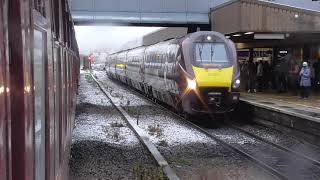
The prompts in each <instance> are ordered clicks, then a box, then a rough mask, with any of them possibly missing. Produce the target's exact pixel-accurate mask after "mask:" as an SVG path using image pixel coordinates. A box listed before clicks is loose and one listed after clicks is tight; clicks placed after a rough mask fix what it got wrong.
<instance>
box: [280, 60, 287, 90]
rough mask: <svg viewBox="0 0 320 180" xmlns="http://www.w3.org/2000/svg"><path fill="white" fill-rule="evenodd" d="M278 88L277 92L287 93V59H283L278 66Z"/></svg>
mask: <svg viewBox="0 0 320 180" xmlns="http://www.w3.org/2000/svg"><path fill="white" fill-rule="evenodd" d="M279 71H280V72H279V73H280V76H279V87H278V92H280V93H281V92H284V93H285V92H287V91H288V73H289V68H288V60H287V57H285V58H283V59H282V61H281V63H280V66H279Z"/></svg>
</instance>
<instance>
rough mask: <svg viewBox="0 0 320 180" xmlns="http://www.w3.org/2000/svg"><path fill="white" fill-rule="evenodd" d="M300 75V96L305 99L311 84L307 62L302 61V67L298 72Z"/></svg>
mask: <svg viewBox="0 0 320 180" xmlns="http://www.w3.org/2000/svg"><path fill="white" fill-rule="evenodd" d="M299 75H300V90H301V92H300V96H301V98H303V99H307V98H308V97H309V88H310V86H311V70H310V68H309V67H308V63H307V62H303V63H302V68H301V71H300V73H299Z"/></svg>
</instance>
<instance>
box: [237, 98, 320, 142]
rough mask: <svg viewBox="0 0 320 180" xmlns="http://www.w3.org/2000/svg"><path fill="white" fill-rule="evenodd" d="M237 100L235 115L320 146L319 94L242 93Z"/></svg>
mask: <svg viewBox="0 0 320 180" xmlns="http://www.w3.org/2000/svg"><path fill="white" fill-rule="evenodd" d="M240 99H241V103H240V106H239V108H238V111H237V112H238V113H241V114H242V115H245V116H246V117H247V118H248V119H250V120H253V121H255V122H257V123H259V124H263V125H266V126H269V127H272V128H276V129H278V130H280V131H285V132H291V133H293V134H296V135H297V136H298V137H300V138H302V139H305V140H307V141H309V142H312V143H313V144H320V95H315V94H314V95H312V96H310V98H309V99H300V98H299V97H298V96H294V95H292V94H276V93H241V98H240Z"/></svg>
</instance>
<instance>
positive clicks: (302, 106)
mask: <svg viewBox="0 0 320 180" xmlns="http://www.w3.org/2000/svg"><path fill="white" fill-rule="evenodd" d="M240 99H241V100H242V101H244V102H247V103H249V104H252V105H255V106H259V107H264V108H267V109H271V110H275V111H278V112H283V113H286V114H289V115H293V116H298V117H301V118H304V119H308V120H312V121H316V122H319V123H320V95H315V94H313V95H312V96H310V97H309V98H308V99H300V98H299V97H298V96H295V95H292V94H277V93H241V98H240Z"/></svg>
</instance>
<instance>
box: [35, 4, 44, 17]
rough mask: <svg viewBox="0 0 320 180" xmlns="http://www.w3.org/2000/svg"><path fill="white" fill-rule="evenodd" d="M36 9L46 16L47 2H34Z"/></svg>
mask: <svg viewBox="0 0 320 180" xmlns="http://www.w3.org/2000/svg"><path fill="white" fill-rule="evenodd" d="M33 6H34V9H36V10H37V11H38V12H40V14H41V15H42V16H44V17H45V16H46V14H45V2H44V0H33Z"/></svg>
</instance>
